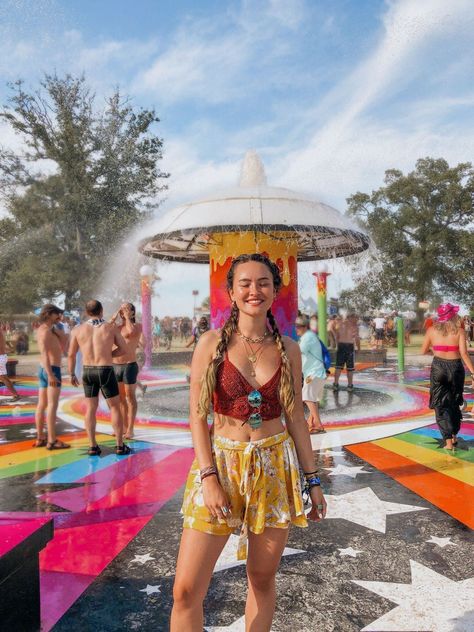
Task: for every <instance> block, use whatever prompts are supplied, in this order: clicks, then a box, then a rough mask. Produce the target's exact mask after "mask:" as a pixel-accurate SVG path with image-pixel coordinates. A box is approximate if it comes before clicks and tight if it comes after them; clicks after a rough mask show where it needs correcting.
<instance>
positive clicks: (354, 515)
mask: <svg viewBox="0 0 474 632" xmlns="http://www.w3.org/2000/svg"><path fill="white" fill-rule="evenodd" d="M326 502H327V504H328V510H327V514H326V520H327V519H328V518H329V519H331V518H343V519H344V520H349V522H354V523H356V524H360V525H361V526H363V527H367V528H368V529H374V531H380V533H385V531H386V529H387V516H389V515H392V514H397V513H407V512H410V511H424V510H426V509H427V507H416V506H413V505H401V504H399V503H390V502H388V501H385V500H380V498H379V497H378V496H377V495H376V494H375V493H374V492H373V490H372V489H371V488H370V487H363V488H362V489H357V490H356V491H355V492H348V493H347V494H341V495H339V496H331V495H327V496H326Z"/></svg>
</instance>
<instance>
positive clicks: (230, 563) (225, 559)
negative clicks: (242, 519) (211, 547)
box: [214, 534, 306, 573]
mask: <svg viewBox="0 0 474 632" xmlns="http://www.w3.org/2000/svg"><path fill="white" fill-rule="evenodd" d="M238 544H239V536H238V535H234V534H232V535H231V536H230V538H229V539H228V540H227V544H226V545H225V547H224V549H223V551H222V553H221V554H220V557H219V559H218V560H217V564H216V566H215V568H214V573H217V572H218V571H223V570H225V569H226V568H234V566H241V565H242V564H246V561H245V560H238V559H237V547H238ZM296 553H306V551H303V550H302V549H290V548H289V547H285V550H284V551H283V555H295V554H296Z"/></svg>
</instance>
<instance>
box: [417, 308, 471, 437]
mask: <svg viewBox="0 0 474 632" xmlns="http://www.w3.org/2000/svg"><path fill="white" fill-rule="evenodd" d="M458 311H459V307H458V306H457V305H451V303H444V304H443V305H440V306H439V307H438V318H437V320H436V321H435V323H434V324H433V325H432V326H431V327H430V328H429V329H428V330H427V332H426V334H425V339H424V341H423V345H422V347H421V352H422V353H429V351H430V349H432V351H433V355H434V358H433V362H432V365H431V374H430V404H429V406H430V408H433V409H434V411H435V415H436V422H437V424H438V426H439V429H440V432H441V436H442V438H443V440H444V448H446V449H447V450H453V449H454V448H455V446H456V444H457V435H458V433H459V430H460V428H461V420H462V413H461V410H460V408H461V407H462V405H463V403H464V398H463V391H464V377H465V370H464V365H463V362H464V364H465V365H466V366H467V368H468V369H469V371H470V372H471V375H472V373H474V366H473V364H472V361H471V359H470V358H469V354H468V352H467V344H466V334H465V331H464V327H462V326H461V318H460V317H459V316H458Z"/></svg>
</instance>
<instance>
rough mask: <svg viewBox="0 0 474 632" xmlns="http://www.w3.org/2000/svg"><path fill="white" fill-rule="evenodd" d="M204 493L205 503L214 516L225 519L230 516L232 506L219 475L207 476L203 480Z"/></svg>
mask: <svg viewBox="0 0 474 632" xmlns="http://www.w3.org/2000/svg"><path fill="white" fill-rule="evenodd" d="M202 495H203V498H204V504H205V505H206V507H207V508H208V510H209V513H210V514H211V515H212V516H213V517H214V518H217V519H220V520H225V519H226V518H228V517H229V514H230V511H231V509H232V507H231V505H230V502H229V499H228V498H227V494H226V493H225V491H224V490H223V489H222V485H221V484H220V483H219V480H218V478H217V476H214V475H212V476H206V478H205V479H204V480H203V482H202Z"/></svg>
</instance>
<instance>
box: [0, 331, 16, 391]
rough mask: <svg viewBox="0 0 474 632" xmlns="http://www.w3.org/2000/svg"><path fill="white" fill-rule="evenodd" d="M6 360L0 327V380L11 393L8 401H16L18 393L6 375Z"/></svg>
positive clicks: (5, 350)
mask: <svg viewBox="0 0 474 632" xmlns="http://www.w3.org/2000/svg"><path fill="white" fill-rule="evenodd" d="M7 361H8V355H7V343H6V340H5V336H4V334H3V331H2V328H1V327H0V382H3V383H4V384H5V386H6V387H7V388H8V390H9V391H10V393H12V395H13V397H12V399H11V400H10V401H12V402H17V401H18V400H19V399H20V395H19V394H18V391H17V390H16V388H15V387H14V386H13V382H12V381H11V380H10V378H9V377H8V376H7Z"/></svg>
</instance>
